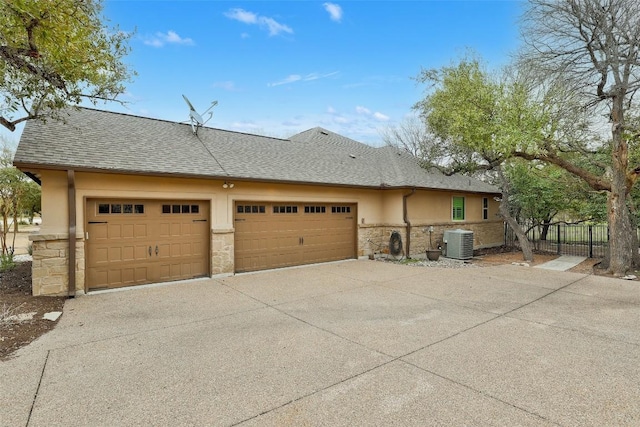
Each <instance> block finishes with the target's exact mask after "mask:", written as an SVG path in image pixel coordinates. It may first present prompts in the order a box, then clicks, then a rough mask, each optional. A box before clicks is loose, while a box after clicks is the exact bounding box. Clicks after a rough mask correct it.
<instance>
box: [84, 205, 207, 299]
mask: <svg viewBox="0 0 640 427" xmlns="http://www.w3.org/2000/svg"><path fill="white" fill-rule="evenodd" d="M85 227H86V228H85V230H86V232H87V235H86V236H85V237H86V256H87V265H86V266H87V268H86V280H87V287H88V288H89V289H90V290H96V289H103V288H117V287H121V286H132V285H139V284H144V283H156V282H165V281H170V280H180V279H188V278H192V277H201V276H206V275H209V271H210V269H209V233H210V232H209V230H210V226H209V202H204V201H197V200H188V201H185V200H180V201H166V200H163V201H159V200H157V201H153V200H121V199H112V200H111V199H110V200H105V199H89V200H87V206H86V224H85Z"/></svg>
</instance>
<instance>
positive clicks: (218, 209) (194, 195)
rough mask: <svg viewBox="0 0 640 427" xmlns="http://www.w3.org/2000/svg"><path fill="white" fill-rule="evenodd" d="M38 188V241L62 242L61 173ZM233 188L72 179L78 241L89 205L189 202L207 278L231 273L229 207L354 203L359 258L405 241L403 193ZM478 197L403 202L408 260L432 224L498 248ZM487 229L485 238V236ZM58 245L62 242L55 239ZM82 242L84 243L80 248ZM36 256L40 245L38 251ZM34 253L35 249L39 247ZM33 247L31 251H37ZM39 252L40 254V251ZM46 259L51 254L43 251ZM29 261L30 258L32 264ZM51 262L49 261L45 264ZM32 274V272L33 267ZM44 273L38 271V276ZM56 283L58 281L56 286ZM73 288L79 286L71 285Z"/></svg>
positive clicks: (429, 195) (141, 179) (94, 176)
mask: <svg viewBox="0 0 640 427" xmlns="http://www.w3.org/2000/svg"><path fill="white" fill-rule="evenodd" d="M39 173H40V178H41V181H42V220H43V223H42V227H41V230H40V235H48V236H62V235H65V234H67V233H68V213H67V173H66V171H46V170H43V171H39ZM230 181H231V182H233V184H234V187H233V188H227V189H224V188H223V187H222V184H223V182H224V181H222V180H206V179H187V178H172V177H148V176H141V175H118V174H98V173H85V172H76V173H75V188H76V214H77V234H78V236H79V237H80V238H82V237H84V235H85V233H84V228H85V212H84V211H85V206H86V199H88V198H123V199H124V198H129V199H168V200H176V199H185V200H186V199H188V200H205V201H210V203H211V214H210V215H211V217H210V220H211V222H210V223H211V274H223V273H233V272H234V266H233V252H234V248H233V228H234V224H233V217H234V202H235V201H240V200H241V201H265V202H268V201H281V202H309V201H314V202H342V203H356V204H357V215H358V216H357V223H358V236H357V237H358V251H357V252H358V253H357V254H358V256H365V255H368V254H369V253H371V252H377V251H378V250H380V249H381V248H383V247H385V246H387V245H388V241H389V236H390V234H391V232H392V231H393V230H397V231H399V232H400V233H401V235H402V237H403V242H406V240H405V239H406V229H405V225H404V221H403V206H402V199H403V196H404V195H406V194H409V193H410V191H409V190H386V189H385V190H376V189H353V188H345V187H328V186H312V185H291V184H271V183H252V182H243V181H237V180H230ZM454 195H455V196H457V195H461V196H465V198H466V199H465V209H466V219H465V221H456V222H455V223H453V222H452V220H451V205H452V197H453V196H454ZM482 197H487V196H486V195H485V196H483V195H470V194H459V193H455V192H449V191H426V190H418V191H416V192H415V194H413V195H412V196H410V197H408V198H407V208H408V217H409V220H410V221H411V223H412V225H413V229H412V235H411V237H412V248H411V253H412V254H414V253H416V251H424V249H425V247H426V245H427V244H428V240H425V238H426V239H428V234H427V233H425V229H426V228H427V227H428V226H431V225H433V226H434V227H436V230H437V233H433V234H432V238H433V239H434V240H435V239H436V238H438V236H439V238H440V240H441V239H442V231H443V230H444V229H451V228H464V229H473V230H474V231H476V230H483V231H482V232H480V231H476V234H477V235H476V236H475V237H476V238H475V242H474V243H476V245H477V246H491V245H494V246H495V245H500V244H502V243H503V241H502V222H501V221H496V215H495V214H496V212H497V202H495V201H494V200H493V198H491V197H489V220H484V221H483V220H482ZM487 230H489V231H487ZM54 240H56V241H57V243H56V246H60V245H61V244H62V243H61V242H63V241H64V239H61V238H57V239H54ZM83 243H84V242H83ZM39 246H42V249H43V250H44V249H45V246H43V245H42V244H40V245H39ZM39 246H38V247H39ZM35 250H36V249H35V246H34V251H35ZM38 250H39V249H38ZM45 253H46V254H48V255H47V256H49V255H51V254H50V253H49V252H45ZM77 258H78V259H79V260H82V261H81V262H82V264H83V265H82V266H77V269H78V277H81V278H82V282H84V244H82V245H80V247H79V248H78V254H77ZM34 259H35V257H34ZM51 262H53V261H51ZM34 268H35V267H34ZM43 272H44V270H39V273H43ZM55 280H57V281H60V280H61V279H55ZM76 284H77V289H78V290H84V283H78V280H77V281H76Z"/></svg>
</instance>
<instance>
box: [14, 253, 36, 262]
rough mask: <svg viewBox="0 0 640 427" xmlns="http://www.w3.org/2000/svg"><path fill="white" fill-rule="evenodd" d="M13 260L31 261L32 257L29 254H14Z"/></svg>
mask: <svg viewBox="0 0 640 427" xmlns="http://www.w3.org/2000/svg"><path fill="white" fill-rule="evenodd" d="M13 260H14V261H15V262H24V261H33V258H32V257H31V255H29V254H25V255H14V256H13Z"/></svg>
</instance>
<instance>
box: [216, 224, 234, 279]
mask: <svg viewBox="0 0 640 427" xmlns="http://www.w3.org/2000/svg"><path fill="white" fill-rule="evenodd" d="M234 241H235V240H234V230H233V229H231V230H215V229H214V230H211V275H212V276H214V275H217V274H225V273H233V272H234V268H235V264H234V250H235V246H234Z"/></svg>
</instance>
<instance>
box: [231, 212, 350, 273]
mask: <svg viewBox="0 0 640 427" xmlns="http://www.w3.org/2000/svg"><path fill="white" fill-rule="evenodd" d="M356 217H357V216H356V205H355V204H341V203H298V204H295V203H262V202H260V203H254V202H236V204H235V218H234V224H235V269H236V272H244V271H255V270H264V269H268V268H278V267H287V266H292V265H301V264H311V263H316V262H327V261H336V260H342V259H349V258H355V257H356Z"/></svg>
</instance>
